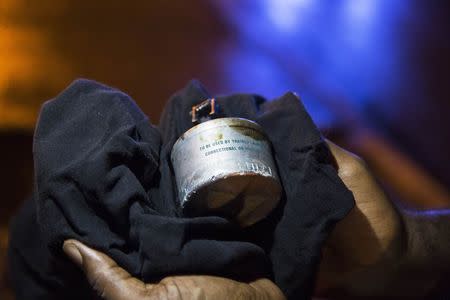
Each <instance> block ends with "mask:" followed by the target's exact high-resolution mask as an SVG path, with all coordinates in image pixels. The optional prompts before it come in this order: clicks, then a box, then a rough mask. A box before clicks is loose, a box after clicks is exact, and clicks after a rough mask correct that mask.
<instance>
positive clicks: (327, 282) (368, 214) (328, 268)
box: [317, 141, 405, 295]
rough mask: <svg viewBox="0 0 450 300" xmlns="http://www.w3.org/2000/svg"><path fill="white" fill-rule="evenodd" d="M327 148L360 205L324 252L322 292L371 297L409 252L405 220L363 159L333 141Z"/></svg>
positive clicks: (336, 229)
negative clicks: (403, 220)
mask: <svg viewBox="0 0 450 300" xmlns="http://www.w3.org/2000/svg"><path fill="white" fill-rule="evenodd" d="M328 145H329V147H330V150H331V152H332V153H333V156H334V158H335V160H336V164H337V168H338V175H339V177H340V178H341V180H342V181H343V182H344V183H345V185H346V186H347V188H348V189H350V190H351V191H352V193H353V195H354V197H355V204H356V205H355V208H354V209H353V210H352V211H351V212H350V213H349V214H348V215H347V216H346V217H345V218H344V219H343V220H341V221H340V222H339V223H338V224H337V225H336V227H335V228H334V230H333V231H332V233H331V234H330V236H329V238H328V240H327V242H326V245H325V246H324V248H323V257H322V261H321V266H320V271H319V275H318V282H317V284H318V291H319V292H322V293H323V292H325V294H327V293H326V292H327V291H333V292H338V293H339V294H349V295H354V294H359V295H364V294H369V295H370V294H372V293H376V292H377V289H383V288H384V285H388V284H389V281H390V280H391V279H392V278H390V276H391V275H393V273H394V272H395V267H396V264H398V263H399V262H400V261H401V258H402V257H403V255H404V253H405V232H404V228H403V224H402V220H401V217H400V215H399V214H398V212H397V210H396V209H395V207H394V205H393V204H392V203H391V201H390V200H389V199H388V198H387V197H386V195H385V193H384V192H383V190H382V189H381V187H380V186H379V184H378V183H377V182H376V180H375V178H374V177H373V175H372V174H371V172H370V171H369V170H368V168H367V166H366V164H365V163H364V161H363V160H361V159H360V158H359V157H357V156H355V155H354V154H352V153H350V152H347V151H346V150H344V149H342V148H340V147H338V146H336V145H335V144H333V143H331V142H329V141H328ZM383 280H384V281H383ZM333 292H332V293H331V294H333ZM328 294H330V293H328Z"/></svg>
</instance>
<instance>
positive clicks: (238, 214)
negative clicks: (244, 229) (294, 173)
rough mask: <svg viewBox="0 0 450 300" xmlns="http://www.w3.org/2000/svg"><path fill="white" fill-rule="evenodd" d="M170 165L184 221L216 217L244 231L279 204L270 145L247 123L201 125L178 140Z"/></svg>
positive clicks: (218, 121) (237, 120) (230, 120)
mask: <svg viewBox="0 0 450 300" xmlns="http://www.w3.org/2000/svg"><path fill="white" fill-rule="evenodd" d="M171 159H172V165H173V167H174V171H175V177H176V182H177V186H178V196H179V201H180V205H181V206H182V207H183V209H184V211H185V212H186V214H188V215H194V216H198V215H210V214H212V215H214V214H217V215H222V216H225V217H228V218H231V219H233V220H235V221H237V222H238V223H239V224H240V225H241V226H248V225H251V224H253V223H255V222H257V221H259V220H260V219H262V218H264V217H265V216H266V215H267V214H268V213H270V211H271V210H272V209H273V208H274V207H275V206H276V205H277V203H278V201H279V199H280V194H281V185H280V182H279V179H278V175H277V172H276V166H275V163H274V160H273V156H272V153H271V146H270V143H269V141H268V139H267V138H266V136H265V134H264V133H263V131H262V129H261V127H260V126H259V125H258V124H257V123H255V122H252V121H250V120H246V119H240V118H219V119H214V120H209V121H207V122H204V123H200V124H199V125H197V126H195V127H193V128H191V129H190V130H188V131H187V132H185V133H184V134H183V135H182V136H181V137H180V138H179V139H178V140H177V142H176V143H175V145H174V146H173V149H172V153H171Z"/></svg>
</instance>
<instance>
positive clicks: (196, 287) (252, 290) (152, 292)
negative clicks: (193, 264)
mask: <svg viewBox="0 0 450 300" xmlns="http://www.w3.org/2000/svg"><path fill="white" fill-rule="evenodd" d="M63 250H64V252H65V253H66V255H67V256H68V257H69V258H70V259H71V260H72V261H73V262H74V263H75V264H77V265H78V266H79V267H80V268H81V269H82V270H83V271H84V273H85V275H86V278H87V280H88V282H89V283H90V285H91V286H92V288H93V289H94V290H95V292H97V293H98V295H100V297H101V298H103V299H106V300H127V299H143V300H147V299H163V300H164V299H166V300H195V299H215V300H220V299H235V300H238V299H255V300H265V299H275V300H276V299H280V300H281V299H285V298H284V296H283V294H282V292H281V291H280V290H279V289H278V287H277V286H276V285H275V284H274V283H272V282H271V281H270V280H268V279H265V278H261V279H258V280H255V281H253V282H250V283H242V282H238V281H234V280H231V279H227V278H221V277H215V276H203V275H201V276H200V275H185V276H169V277H166V278H164V279H163V280H161V281H160V282H158V283H144V282H142V281H141V280H139V279H137V278H134V277H132V276H131V275H130V274H129V273H128V272H127V271H125V270H124V269H122V268H121V267H119V266H118V265H117V264H116V262H114V261H113V260H112V259H111V258H110V257H108V256H107V255H106V254H104V253H102V252H99V251H96V250H94V249H91V248H89V247H87V246H85V245H83V244H82V243H80V242H79V241H76V240H67V241H65V242H64V246H63Z"/></svg>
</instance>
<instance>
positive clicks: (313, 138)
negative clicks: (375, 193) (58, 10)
mask: <svg viewBox="0 0 450 300" xmlns="http://www.w3.org/2000/svg"><path fill="white" fill-rule="evenodd" d="M208 97H209V95H208V93H207V92H206V90H205V89H204V88H203V87H202V86H201V84H200V83H199V82H197V81H192V82H190V83H189V84H188V85H187V86H186V87H185V88H184V89H182V90H181V91H180V92H178V93H176V94H175V95H174V96H173V97H172V98H171V99H170V100H169V102H168V104H167V105H166V108H165V110H164V112H163V114H162V117H161V120H160V122H159V125H158V127H155V126H152V125H151V124H150V122H149V120H148V119H147V117H146V116H145V115H144V114H143V113H142V112H141V111H140V109H139V108H138V107H137V106H136V104H135V103H134V102H133V100H132V99H131V98H129V97H128V96H127V95H126V94H124V93H122V92H120V91H118V90H116V89H112V88H109V87H106V86H104V85H101V84H98V83H96V82H93V81H88V80H78V81H75V82H74V83H73V84H72V85H71V86H69V87H68V88H67V89H66V90H65V91H64V92H63V93H62V94H60V95H59V96H57V97H56V98H55V99H54V100H52V101H49V102H47V103H46V104H44V106H43V108H42V111H41V114H40V117H39V121H38V125H37V129H36V132H35V137H34V145H33V154H34V161H35V194H34V197H33V199H32V200H31V202H29V203H27V204H26V205H25V207H24V209H22V211H21V212H20V213H19V214H18V215H17V216H16V217H15V219H14V221H13V223H12V225H11V243H10V249H9V257H10V272H11V275H12V278H13V283H14V284H15V289H16V291H17V292H18V299H29V298H33V297H30V295H35V296H36V297H42V298H45V299H56V298H59V297H61V295H63V294H64V293H67V295H68V297H69V298H70V297H72V296H73V297H74V298H76V297H78V296H80V295H82V294H83V293H84V294H86V295H87V294H89V288H87V286H86V282H85V281H84V280H83V278H82V274H81V273H80V272H79V270H76V269H75V268H74V267H73V266H71V265H70V262H68V260H67V259H66V258H65V257H64V255H63V254H62V251H61V246H62V243H63V241H64V240H65V239H67V238H76V239H78V240H80V241H82V242H84V243H86V244H87V245H89V246H91V247H93V248H96V249H98V250H101V251H104V252H105V253H107V254H108V255H110V256H111V257H112V258H113V259H114V260H116V261H117V262H118V264H119V265H121V266H122V267H124V268H125V269H127V270H128V271H129V272H130V273H131V274H133V275H134V276H136V277H138V278H141V279H143V280H145V281H155V280H159V279H161V278H163V277H165V276H168V275H177V274H210V275H218V276H224V277H229V278H233V279H237V280H251V279H255V278H258V277H263V276H265V277H270V278H273V279H274V280H275V282H276V284H277V285H278V286H279V287H280V288H281V289H282V290H283V292H284V293H285V294H286V295H287V296H288V298H290V299H302V298H307V297H309V296H310V294H311V291H312V287H313V282H314V275H315V271H316V268H317V265H318V262H319V259H320V249H321V246H322V244H323V241H324V240H325V238H326V236H327V234H328V232H329V231H330V230H331V228H332V226H333V225H334V224H335V223H336V222H337V221H338V220H339V219H341V218H343V217H344V216H345V215H346V214H347V213H348V211H349V210H350V209H351V208H352V206H353V198H352V195H351V193H350V192H349V191H348V190H347V189H346V188H345V186H344V185H343V183H342V182H341V181H340V179H339V178H338V176H337V173H336V171H335V170H334V168H333V166H332V164H331V159H330V153H329V150H328V148H327V147H326V144H325V142H324V141H323V139H322V138H321V136H320V133H319V131H318V130H317V128H316V126H315V125H314V123H313V122H312V120H311V118H310V117H309V115H308V113H307V112H306V110H305V109H304V107H303V106H302V104H301V102H300V101H299V99H298V98H297V97H296V96H295V95H294V94H292V93H288V94H286V95H284V96H282V97H280V98H279V99H275V100H273V101H271V102H267V101H266V100H265V99H264V98H262V97H260V96H255V95H248V94H240V95H231V96H219V97H217V99H218V103H219V105H220V106H221V107H222V113H223V115H224V116H229V117H243V118H248V119H251V120H255V121H256V122H258V123H259V124H260V125H261V126H262V127H263V128H264V130H265V132H266V133H267V135H268V137H269V139H270V140H271V142H272V144H273V149H274V155H275V159H276V163H277V165H278V169H279V174H280V177H281V181H282V185H283V189H284V195H283V199H282V201H281V204H280V205H279V206H278V207H277V208H276V209H275V210H274V212H273V213H272V214H271V215H270V216H269V217H268V218H266V219H265V220H263V221H262V222H260V223H258V224H256V225H255V226H252V227H251V228H247V229H245V230H243V229H240V228H237V227H235V225H233V224H231V223H230V222H228V221H227V220H226V219H224V218H220V217H214V216H209V217H198V218H184V217H183V216H182V213H181V211H179V209H178V205H177V200H176V197H177V193H176V185H175V181H174V175H173V170H172V166H171V162H170V151H171V149H172V146H173V144H174V143H175V141H176V140H177V138H178V137H179V136H180V135H181V134H183V133H184V132H185V131H186V130H187V129H189V128H190V127H191V122H190V116H189V111H190V109H191V106H192V105H194V104H197V103H199V102H201V101H203V100H205V99H206V98H208ZM28 234H33V239H24V236H25V235H28ZM32 249H35V251H33V250H32ZM35 260H39V262H37V263H36V264H34V263H33V262H34V261H35ZM36 266H39V267H38V268H36ZM23 288H26V289H27V293H26V294H24V293H21V292H20V290H21V289H23ZM69 290H76V292H74V293H73V294H70V292H69ZM33 293H34V294H33Z"/></svg>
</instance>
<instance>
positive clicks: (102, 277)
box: [63, 239, 150, 300]
mask: <svg viewBox="0 0 450 300" xmlns="http://www.w3.org/2000/svg"><path fill="white" fill-rule="evenodd" d="M63 250H64V252H65V254H66V255H67V256H68V257H69V258H70V259H71V260H72V261H73V262H74V263H75V264H76V265H78V266H79V267H80V268H81V269H82V270H83V271H84V273H85V275H86V278H87V280H88V282H89V284H90V285H91V286H92V288H93V289H94V290H95V291H96V292H97V293H98V295H100V296H101V297H102V298H103V299H107V300H125V299H139V298H144V295H145V294H146V292H148V288H149V287H150V286H149V285H145V284H144V283H143V282H142V281H140V280H138V279H137V278H134V277H132V276H131V275H130V274H129V273H128V272H127V271H125V270H124V269H122V268H121V267H119V266H118V265H117V264H116V262H115V261H114V260H112V259H111V258H110V257H108V256H107V255H106V254H104V253H102V252H99V251H96V250H94V249H91V248H89V247H87V246H85V245H84V244H82V243H80V242H79V241H77V240H72V239H70V240H66V241H65V242H64V245H63Z"/></svg>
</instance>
